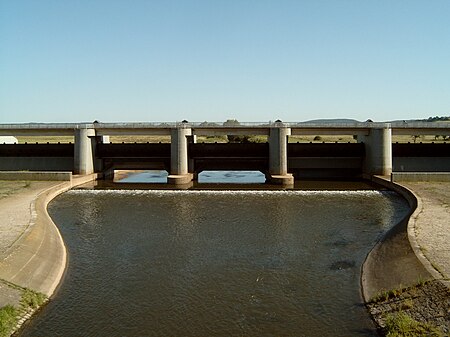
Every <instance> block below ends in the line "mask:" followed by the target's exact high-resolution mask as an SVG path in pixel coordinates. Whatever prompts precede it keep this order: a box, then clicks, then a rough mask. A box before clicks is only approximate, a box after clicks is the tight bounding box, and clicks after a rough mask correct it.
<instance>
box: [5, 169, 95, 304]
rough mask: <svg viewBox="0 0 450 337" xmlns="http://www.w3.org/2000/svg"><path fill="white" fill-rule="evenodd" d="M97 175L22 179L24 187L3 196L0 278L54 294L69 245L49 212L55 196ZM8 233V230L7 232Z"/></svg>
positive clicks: (49, 294) (62, 270) (61, 274)
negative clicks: (52, 179) (65, 179)
mask: <svg viewBox="0 0 450 337" xmlns="http://www.w3.org/2000/svg"><path fill="white" fill-rule="evenodd" d="M94 178H95V175H91V176H84V177H75V178H74V179H73V180H72V181H71V182H63V183H55V182H22V184H25V185H24V188H23V189H21V190H16V193H14V194H12V195H11V196H9V197H6V198H2V199H0V207H1V208H0V231H1V233H2V234H5V237H3V235H2V240H1V242H0V243H1V246H0V251H1V255H0V257H1V258H2V260H1V261H0V278H1V279H3V280H5V281H7V282H10V283H13V284H16V285H18V286H21V287H26V288H30V289H33V290H35V291H39V292H41V293H44V294H46V295H47V296H51V295H52V294H53V292H54V291H55V289H56V287H57V285H58V284H59V282H60V280H61V278H62V276H63V273H64V270H65V265H66V248H65V246H64V242H63V240H62V238H61V235H60V233H59V230H58V228H57V227H56V225H55V224H54V223H53V221H52V220H51V218H50V217H49V215H48V213H47V204H48V202H49V201H50V200H52V199H53V198H54V197H55V196H56V195H58V194H59V193H62V192H64V191H66V190H68V189H70V188H71V187H72V186H74V185H78V184H81V183H84V182H87V181H90V180H92V179H94ZM6 233H9V234H8V235H6Z"/></svg>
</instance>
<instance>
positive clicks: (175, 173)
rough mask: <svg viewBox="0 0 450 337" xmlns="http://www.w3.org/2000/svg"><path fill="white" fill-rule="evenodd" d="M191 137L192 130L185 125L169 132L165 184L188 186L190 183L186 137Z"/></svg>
mask: <svg viewBox="0 0 450 337" xmlns="http://www.w3.org/2000/svg"><path fill="white" fill-rule="evenodd" d="M190 136H192V129H191V128H190V127H189V126H187V125H180V126H178V127H177V128H174V129H172V130H171V141H170V151H171V158H170V174H169V176H168V177H167V182H168V183H169V184H174V185H182V184H188V183H189V182H191V181H192V177H193V175H192V173H189V158H188V137H190Z"/></svg>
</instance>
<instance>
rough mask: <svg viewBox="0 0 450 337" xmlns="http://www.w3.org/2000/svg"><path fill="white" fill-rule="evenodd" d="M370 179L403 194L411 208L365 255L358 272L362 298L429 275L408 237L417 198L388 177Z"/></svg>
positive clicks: (411, 283)
mask: <svg viewBox="0 0 450 337" xmlns="http://www.w3.org/2000/svg"><path fill="white" fill-rule="evenodd" d="M373 180H374V182H376V183H378V184H380V185H382V186H385V187H387V188H389V189H392V190H394V191H396V192H397V193H400V194H401V195H402V196H404V197H405V199H406V200H407V201H408V203H409V206H410V208H411V211H410V213H409V214H407V215H406V217H405V218H404V219H402V221H401V222H400V223H398V224H397V225H395V226H394V227H393V228H392V229H391V230H390V231H389V232H388V233H387V234H386V236H385V237H384V238H383V239H382V240H381V241H380V242H379V243H377V244H376V245H375V247H374V248H373V249H372V251H371V252H370V253H369V254H368V256H367V258H366V261H365V262H364V265H363V268H362V275H361V283H362V288H363V295H364V299H365V300H366V301H369V300H370V298H372V297H373V296H375V295H377V294H379V293H380V292H382V291H387V290H391V289H398V288H402V287H405V286H411V285H414V284H416V283H417V282H418V281H419V280H429V279H431V278H432V276H431V275H430V273H429V272H428V271H427V269H426V268H425V267H424V266H423V264H422V263H421V262H420V260H419V259H418V258H417V256H416V254H415V252H414V249H413V247H412V246H411V243H410V240H409V238H408V226H409V220H410V216H411V214H413V212H414V211H415V209H416V207H417V198H416V197H415V196H414V194H413V193H412V192H411V191H409V190H408V189H406V188H404V187H402V186H399V185H397V184H393V183H391V182H390V180H389V176H385V177H381V176H379V177H374V178H373Z"/></svg>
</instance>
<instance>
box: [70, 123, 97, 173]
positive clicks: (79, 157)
mask: <svg viewBox="0 0 450 337" xmlns="http://www.w3.org/2000/svg"><path fill="white" fill-rule="evenodd" d="M95 141H96V140H95V129H87V128H86V129H75V149H74V150H75V153H74V170H73V171H74V173H75V174H82V175H85V174H92V173H94V150H93V148H94V147H95V145H94V144H93V142H95Z"/></svg>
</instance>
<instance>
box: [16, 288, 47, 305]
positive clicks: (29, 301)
mask: <svg viewBox="0 0 450 337" xmlns="http://www.w3.org/2000/svg"><path fill="white" fill-rule="evenodd" d="M46 300H47V296H45V295H44V294H42V293H39V292H37V291H33V290H31V289H25V290H24V291H23V293H22V299H21V300H20V304H21V305H22V307H24V308H32V309H37V308H39V307H40V306H41V305H42V304H44V303H45V301H46Z"/></svg>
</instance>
